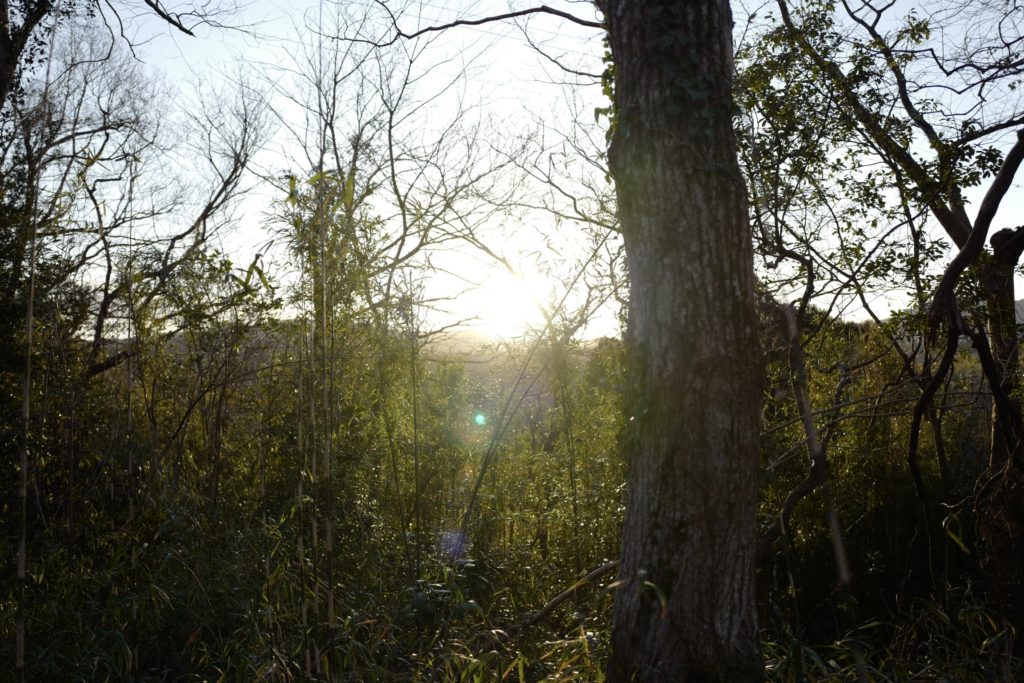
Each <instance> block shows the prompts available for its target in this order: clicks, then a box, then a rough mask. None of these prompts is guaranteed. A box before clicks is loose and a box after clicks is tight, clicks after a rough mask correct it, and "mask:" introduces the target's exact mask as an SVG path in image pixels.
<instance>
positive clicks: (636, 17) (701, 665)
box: [601, 0, 762, 681]
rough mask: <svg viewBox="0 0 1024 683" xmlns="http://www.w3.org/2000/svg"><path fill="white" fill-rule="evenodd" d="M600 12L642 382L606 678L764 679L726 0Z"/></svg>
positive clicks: (744, 235)
mask: <svg viewBox="0 0 1024 683" xmlns="http://www.w3.org/2000/svg"><path fill="white" fill-rule="evenodd" d="M601 8H602V9H603V11H604V13H605V17H606V21H607V24H608V35H609V43H610V46H611V57H612V63H613V68H614V78H615V103H614V104H615V117H616V119H615V122H614V132H613V135H612V140H611V144H610V147H609V163H610V168H611V172H612V176H613V177H614V179H615V183H616V190H617V195H618V203H619V219H620V221H621V225H622V232H623V236H624V240H625V246H626V259H627V264H628V269H629V274H630V285H631V296H630V320H629V333H628V334H629V339H628V341H629V344H630V346H631V353H632V356H633V358H632V363H633V364H634V367H633V373H634V377H635V379H634V382H635V388H634V391H635V395H634V397H633V401H632V413H631V415H630V418H629V419H630V421H631V425H632V428H631V433H630V435H629V445H628V449H629V451H630V452H629V458H630V461H629V475H628V486H629V493H628V496H629V498H628V503H627V506H626V519H625V524H624V528H623V536H622V564H621V566H620V573H619V576H620V586H619V589H618V592H617V594H616V605H615V616H614V624H613V633H612V647H613V655H612V662H611V668H610V671H609V674H610V680H613V681H626V680H636V679H639V680H650V681H653V680H678V681H741V680H756V679H759V678H760V677H761V664H760V655H759V649H758V641H757V620H756V615H755V610H754V552H753V549H754V538H755V531H756V529H755V516H756V503H757V463H758V421H759V403H760V401H759V395H760V386H761V373H762V371H761V360H760V354H759V351H758V342H757V332H756V329H755V313H754V273H753V256H752V249H751V241H750V233H749V230H748V227H747V226H748V223H747V213H746V196H745V190H744V185H743V180H742V177H741V176H740V171H739V166H738V164H737V161H736V145H735V139H734V135H733V131H732V106H733V105H732V98H731V93H730V88H731V74H732V63H733V62H732V59H733V57H732V41H731V37H730V36H731V21H732V20H731V14H730V10H729V5H728V3H727V2H725V1H724V0H717V1H712V0H705V1H702V2H693V3H662V2H658V3H629V2H621V1H617V0H608V1H606V2H603V3H602V4H601Z"/></svg>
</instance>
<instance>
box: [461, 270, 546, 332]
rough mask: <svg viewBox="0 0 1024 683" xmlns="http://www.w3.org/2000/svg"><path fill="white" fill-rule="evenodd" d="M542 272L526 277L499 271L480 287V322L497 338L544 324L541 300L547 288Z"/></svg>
mask: <svg viewBox="0 0 1024 683" xmlns="http://www.w3.org/2000/svg"><path fill="white" fill-rule="evenodd" d="M542 282H543V280H542V278H540V277H539V276H536V277H524V276H522V275H513V274H511V273H508V272H498V273H495V274H494V276H493V277H490V278H488V280H487V281H486V282H484V283H482V284H481V286H480V289H479V294H478V296H479V298H480V308H479V310H480V312H479V320H478V321H477V323H476V324H477V325H478V326H479V327H480V328H482V330H483V331H484V332H485V333H486V334H488V335H490V336H492V337H497V338H503V339H508V338H512V337H519V336H522V335H523V334H525V333H526V332H527V331H528V330H530V329H537V328H540V327H542V326H543V325H544V322H545V320H544V314H543V312H542V307H541V303H542V302H543V301H545V300H546V292H545V289H544V287H543V286H542V284H541V283H542Z"/></svg>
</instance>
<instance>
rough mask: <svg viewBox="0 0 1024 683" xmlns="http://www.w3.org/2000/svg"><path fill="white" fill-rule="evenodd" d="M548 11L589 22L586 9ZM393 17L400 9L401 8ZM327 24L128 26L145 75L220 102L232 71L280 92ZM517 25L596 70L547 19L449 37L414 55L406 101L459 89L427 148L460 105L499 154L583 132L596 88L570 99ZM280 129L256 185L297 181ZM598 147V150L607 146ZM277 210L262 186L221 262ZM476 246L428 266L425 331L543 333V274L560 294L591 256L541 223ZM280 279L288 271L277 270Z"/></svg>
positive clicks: (257, 8)
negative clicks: (529, 141) (287, 174)
mask: <svg viewBox="0 0 1024 683" xmlns="http://www.w3.org/2000/svg"><path fill="white" fill-rule="evenodd" d="M368 4H371V5H372V3H368ZM520 4H522V3H520ZM549 4H550V5H551V6H555V7H559V8H561V9H565V10H566V11H570V12H573V13H575V14H577V15H579V16H581V17H583V18H585V19H588V20H593V19H595V10H594V9H593V6H592V5H590V4H589V3H578V2H577V3H573V2H560V3H549ZM349 5H352V3H349ZM391 6H392V7H398V5H397V4H396V3H391ZM523 6H530V5H528V4H523ZM510 7H512V8H513V9H515V8H517V5H516V3H514V2H500V1H494V0H488V1H486V2H448V1H446V0H430V1H428V2H423V3H409V4H408V6H407V8H406V10H405V13H404V14H402V15H401V16H400V17H399V21H398V23H399V25H400V26H401V27H402V29H403V30H405V31H406V32H411V31H413V30H415V29H416V28H419V27H423V26H428V25H437V24H442V23H446V22H450V21H453V20H455V19H459V18H465V17H481V16H487V15H490V14H498V13H503V12H508V11H509V9H510ZM330 13H331V4H330V3H324V4H321V3H318V2H309V1H308V0H291V1H290V2H268V1H266V0H255V1H253V2H250V3H248V4H247V5H246V6H245V7H244V9H243V10H241V11H240V12H238V13H237V14H235V15H234V17H232V18H230V19H225V23H231V24H232V25H233V26H236V27H242V28H236V29H220V28H206V27H203V28H200V29H199V30H197V31H196V34H197V36H196V37H194V38H193V37H189V36H186V35H183V34H181V33H179V32H176V31H174V30H171V29H169V28H168V27H167V26H166V25H165V24H163V23H162V22H161V21H160V20H159V19H157V18H156V17H154V16H152V15H141V14H140V16H139V17H138V19H137V20H136V21H135V23H134V24H133V31H134V42H135V44H136V54H137V55H138V56H139V58H140V59H141V60H142V61H143V62H144V63H145V64H146V65H147V68H149V69H152V70H153V71H155V72H157V73H162V74H163V75H164V77H165V78H166V79H167V80H168V81H169V82H170V83H171V84H173V85H175V86H184V85H185V84H191V83H201V84H202V85H203V87H206V88H211V87H212V89H213V91H214V92H216V90H217V89H218V84H221V85H220V86H219V87H221V88H223V89H224V91H225V92H226V91H227V90H228V89H229V88H231V87H232V86H231V83H230V79H231V78H232V77H234V75H235V74H237V73H238V66H237V65H238V64H240V63H244V64H246V65H248V68H249V69H250V70H251V71H252V72H253V73H252V76H251V77H253V78H256V79H257V80H259V78H261V77H264V78H269V79H271V80H275V81H276V82H277V83H278V84H281V83H284V82H285V81H286V79H287V77H288V74H287V71H288V70H289V69H291V68H294V62H295V61H300V60H297V59H296V55H298V54H300V53H301V51H302V50H303V49H308V46H309V45H310V44H311V43H314V44H315V41H316V40H318V38H317V37H316V36H315V33H316V27H317V25H318V23H319V21H320V18H321V17H322V16H324V15H325V14H326V15H328V16H329V15H330ZM327 23H328V22H327V21H326V20H325V21H324V24H325V25H326V24H327ZM524 26H528V30H529V34H530V37H531V38H530V39H531V40H532V41H534V42H535V43H536V44H538V45H539V46H542V49H544V50H545V51H546V52H548V54H549V55H551V56H553V57H556V58H557V59H558V60H559V61H561V62H562V63H564V64H567V65H570V66H572V67H573V68H578V69H581V70H587V71H598V72H599V71H600V70H601V69H602V68H603V67H602V64H601V57H602V54H603V49H604V48H603V44H602V36H601V35H600V32H598V31H595V30H593V29H586V28H583V27H578V26H575V25H573V24H571V23H570V22H566V21H564V20H561V19H559V18H556V17H548V16H534V17H530V18H528V19H525V20H520V21H519V23H516V22H514V21H506V22H501V23H494V24H488V25H485V26H478V27H459V28H456V29H452V30H450V31H447V32H445V33H444V34H443V35H440V36H439V37H437V38H435V39H434V40H433V41H432V42H431V43H430V45H429V47H427V48H426V49H425V50H424V51H423V54H422V55H421V58H420V60H421V61H420V62H419V63H422V67H419V66H418V67H417V69H418V72H417V75H421V76H422V78H421V79H420V80H419V81H418V82H417V83H416V86H415V90H416V93H415V95H414V97H419V98H420V99H423V100H427V99H431V98H434V96H435V95H436V93H438V92H440V91H442V90H444V88H445V87H446V86H447V85H449V84H450V83H451V82H452V81H453V80H454V81H456V83H455V86H454V87H452V88H450V89H449V90H448V91H446V92H444V93H443V94H442V95H441V96H439V97H436V98H435V99H432V101H431V102H430V104H429V105H428V106H427V109H426V112H425V114H424V116H423V117H421V118H420V119H418V121H420V123H418V124H417V129H416V134H422V135H423V136H424V138H426V137H428V135H427V132H428V129H429V127H430V125H431V124H432V123H433V124H438V125H441V126H443V125H447V122H448V121H450V119H451V118H452V117H453V116H454V115H455V113H456V110H457V109H458V108H459V106H460V105H461V106H462V107H464V108H466V109H468V113H467V114H466V116H467V119H471V120H472V121H476V122H478V123H480V124H482V125H484V126H485V130H486V131H487V132H488V135H490V139H485V140H482V141H480V142H479V144H481V145H483V144H487V145H490V146H492V147H494V148H495V149H511V148H512V147H514V143H515V139H516V137H517V136H526V135H531V136H535V137H537V136H543V137H544V141H545V143H547V144H551V145H554V144H556V143H557V142H558V139H559V136H560V134H561V133H562V132H563V131H565V130H569V129H571V128H572V120H573V115H574V114H573V108H574V107H575V109H576V110H577V111H582V112H585V116H586V117H588V118H590V119H591V120H592V116H593V114H592V112H593V110H594V108H595V107H598V106H603V104H604V98H603V95H602V94H601V92H600V88H599V87H598V86H594V85H590V86H587V87H585V88H575V89H573V88H567V87H566V85H565V81H566V80H567V76H566V74H564V73H562V72H561V71H560V70H559V69H558V68H556V67H554V66H553V65H552V64H551V63H550V62H549V61H548V60H547V59H546V58H544V57H542V56H541V55H539V54H538V53H537V51H535V50H534V49H533V48H531V47H530V45H529V44H528V43H527V41H526V40H525V39H524V35H523V27H524ZM386 28H387V27H386V26H384V27H382V29H381V30H382V31H383V30H385V29H386ZM381 35H383V33H381ZM322 40H329V38H323V39H322ZM304 45H305V46H306V47H304ZM571 78H572V77H570V79H571ZM185 87H187V86H185ZM287 95H288V93H280V92H279V93H273V92H271V93H270V97H271V99H272V107H273V108H274V109H275V111H277V112H279V114H280V118H281V119H282V120H283V119H289V118H290V119H292V120H294V119H298V118H299V117H300V116H301V113H300V112H299V111H298V110H297V109H296V108H295V107H294V104H292V103H289V102H288V101H287ZM285 128H286V126H282V125H278V126H277V129H276V134H275V135H274V137H273V138H272V139H271V141H270V143H269V144H268V145H267V148H266V150H265V152H264V153H263V154H261V155H260V157H259V158H258V161H257V163H258V165H259V167H260V170H261V171H262V172H263V173H267V174H274V173H275V172H278V171H279V170H280V169H283V168H290V169H291V170H292V171H299V172H301V169H299V168H296V164H298V163H301V158H300V155H299V154H298V150H297V148H296V145H295V139H294V136H292V135H290V134H289V133H288V131H287V130H286V129H285ZM597 142H598V143H599V144H603V136H602V137H599V138H597ZM602 181H603V179H602ZM274 199H275V194H274V192H273V191H271V190H269V189H267V188H266V187H265V186H264V188H263V189H257V190H255V191H254V192H253V193H252V194H251V195H250V197H249V198H248V199H247V200H246V201H245V203H244V209H243V211H242V213H241V215H240V217H239V226H238V228H237V229H235V230H233V231H231V232H229V233H225V234H224V235H223V236H222V238H221V239H222V240H223V247H224V249H225V251H227V252H228V253H230V254H234V255H236V257H235V259H234V260H235V261H236V263H240V264H241V263H249V262H250V261H251V259H252V253H251V252H253V251H254V250H255V249H256V248H261V247H262V246H263V245H265V244H266V243H267V242H268V241H269V240H270V239H271V238H272V236H273V235H272V229H271V226H268V225H267V221H266V214H267V212H268V211H269V210H270V205H271V203H272V201H273V200H274ZM480 235H481V239H482V241H483V242H484V243H485V246H486V247H487V249H488V250H490V251H491V252H492V254H488V253H486V252H485V251H483V250H481V249H479V248H476V247H473V246H469V245H466V244H460V243H449V244H446V245H445V246H444V247H443V248H439V249H435V250H433V251H431V253H430V254H429V259H430V263H431V265H432V266H434V267H435V270H434V272H433V273H432V275H430V276H429V277H428V280H427V282H426V283H424V292H425V298H427V299H430V300H431V301H432V302H433V303H432V304H431V305H429V306H425V307H424V311H423V314H422V315H423V318H424V321H423V324H424V325H425V326H426V327H428V328H429V327H444V326H448V325H452V324H454V323H456V322H459V321H465V326H466V327H468V328H470V329H473V330H475V331H476V332H480V333H483V334H485V335H489V336H496V337H502V338H512V337H516V336H519V335H521V334H523V332H524V331H525V330H524V327H525V326H531V327H538V326H542V325H543V323H544V319H545V318H544V315H543V313H542V310H543V309H545V308H547V309H548V310H550V307H551V306H552V304H553V303H556V302H558V301H560V300H561V298H562V296H563V295H564V293H565V287H564V286H562V285H559V284H557V283H555V282H553V281H551V280H550V279H549V278H548V277H547V275H546V273H547V272H548V271H554V273H555V274H557V275H558V276H559V277H560V278H561V279H562V280H563V281H565V280H569V279H571V278H572V276H573V275H574V267H573V264H574V263H576V262H577V261H580V260H585V259H586V258H587V257H588V256H589V255H590V250H591V249H592V244H591V243H590V242H589V241H588V237H587V235H585V234H584V231H583V230H582V229H581V228H580V226H578V225H573V224H571V223H570V224H560V225H556V222H555V220H554V219H553V218H552V217H551V216H550V215H548V214H546V213H544V212H541V211H536V210H534V211H529V210H523V211H518V212H504V215H502V216H495V217H493V218H491V219H489V220H487V221H486V222H485V223H484V224H483V225H481V227H480ZM247 252H249V253H247ZM496 256H497V257H500V259H499V258H495V257H496ZM279 261H280V259H279ZM280 266H281V267H282V269H286V267H285V264H284V263H283V262H281V263H280ZM510 268H511V271H513V272H510ZM578 284H582V283H578ZM578 303H579V300H578V299H577V298H576V297H570V298H569V299H568V301H567V305H568V306H573V305H578ZM438 308H440V309H443V310H436V309H438ZM616 313H617V310H616V307H615V306H613V305H609V306H606V307H605V308H604V310H602V311H600V312H599V313H598V314H596V315H595V316H594V318H593V322H592V323H591V324H590V325H589V326H588V328H587V329H586V330H585V331H584V335H585V336H589V337H597V336H604V335H610V336H612V335H617V334H618V333H619V323H618V320H617V317H616Z"/></svg>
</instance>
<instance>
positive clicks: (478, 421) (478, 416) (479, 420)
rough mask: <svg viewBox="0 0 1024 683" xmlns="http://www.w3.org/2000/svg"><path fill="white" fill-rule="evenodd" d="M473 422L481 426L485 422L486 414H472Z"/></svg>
mask: <svg viewBox="0 0 1024 683" xmlns="http://www.w3.org/2000/svg"><path fill="white" fill-rule="evenodd" d="M473 422H475V423H476V424H477V425H478V426H480V427H483V426H484V425H485V424H487V416H486V415H484V414H483V413H477V414H476V415H474V416H473Z"/></svg>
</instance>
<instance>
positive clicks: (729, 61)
mask: <svg viewBox="0 0 1024 683" xmlns="http://www.w3.org/2000/svg"><path fill="white" fill-rule="evenodd" d="M597 4H598V7H599V8H600V9H601V10H602V11H603V13H604V15H605V23H604V24H603V25H602V24H597V23H595V22H590V21H586V20H582V19H579V18H577V17H574V16H571V15H568V14H566V13H563V12H558V11H557V10H552V9H550V8H548V7H535V8H532V9H526V10H520V11H518V12H513V13H509V14H504V15H497V16H493V17H489V18H486V19H479V20H472V21H470V20H460V21H456V22H453V23H451V24H448V25H445V26H431V27H428V28H425V29H420V30H418V31H415V32H412V33H406V32H404V31H402V30H401V29H399V28H398V26H397V24H396V26H395V35H394V37H393V38H392V40H391V41H390V42H388V41H378V42H377V43H376V44H377V45H378V46H381V45H389V44H392V43H394V42H395V41H397V40H399V39H401V38H405V39H409V38H414V37H416V36H419V35H422V34H424V33H427V32H432V31H438V30H443V29H446V28H452V27H455V26H460V25H477V24H481V23H486V22H488V21H499V20H503V19H508V18H513V17H516V16H524V15H526V14H533V13H543V14H556V15H558V16H560V17H562V18H563V19H566V20H570V21H574V22H575V23H578V24H581V25H584V26H591V27H595V28H606V29H607V30H608V40H609V45H610V48H611V61H612V66H611V67H610V68H611V70H612V72H611V73H609V74H608V76H609V77H612V78H613V79H614V88H615V95H614V100H615V102H614V110H615V112H614V114H615V120H614V122H613V124H612V125H613V133H612V137H611V144H610V147H609V166H610V170H611V175H612V177H613V178H614V180H615V185H616V193H617V198H618V213H619V220H620V224H621V229H622V233H623V237H624V242H625V248H626V261H627V266H628V270H629V275H630V315H629V340H628V341H629V345H630V347H631V350H630V353H631V356H632V363H633V368H632V374H633V377H634V378H635V379H634V387H633V392H634V393H633V397H632V406H631V415H630V424H631V428H630V434H629V438H628V442H629V444H628V446H627V449H628V451H629V452H628V457H629V475H628V480H629V493H628V497H629V498H628V503H627V506H626V520H625V526H624V529H623V537H622V564H621V566H620V581H619V590H618V593H617V596H616V605H615V618H614V626H613V635H612V646H613V656H612V662H611V667H610V671H609V674H610V680H636V679H639V680H666V678H667V677H670V676H671V677H672V678H673V680H684V681H685V680H700V681H714V680H723V681H726V680H728V681H736V680H755V679H759V678H760V677H761V663H760V654H759V648H758V643H757V619H756V614H755V611H754V595H753V592H754V541H755V532H756V506H757V467H758V421H759V403H760V399H759V397H760V388H761V375H762V370H761V360H760V354H759V351H758V344H757V331H756V324H755V320H756V319H755V312H754V272H753V255H752V247H751V240H750V234H749V230H748V227H747V226H748V223H747V214H746V193H745V189H744V185H743V179H742V176H741V175H740V171H739V166H738V163H737V154H736V143H735V138H734V135H733V131H732V110H733V103H732V97H731V76H732V68H733V66H732V65H733V56H732V40H731V30H732V29H731V22H732V17H731V13H730V10H729V5H728V2H726V1H725V0H716V1H711V0H702V1H700V2H694V3H686V4H683V3H672V2H655V3H631V2H623V1H620V0H605V1H602V2H598V3H597Z"/></svg>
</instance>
